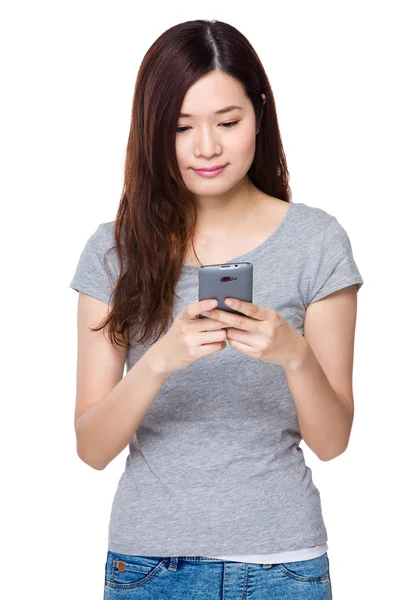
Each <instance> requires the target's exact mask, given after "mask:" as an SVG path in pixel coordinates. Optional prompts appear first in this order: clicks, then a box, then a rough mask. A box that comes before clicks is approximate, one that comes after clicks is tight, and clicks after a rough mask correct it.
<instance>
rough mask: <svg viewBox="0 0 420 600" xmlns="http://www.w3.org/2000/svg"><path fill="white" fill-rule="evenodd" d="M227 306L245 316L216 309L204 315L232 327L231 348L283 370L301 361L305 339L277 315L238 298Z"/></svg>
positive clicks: (230, 330) (230, 332)
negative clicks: (278, 366)
mask: <svg viewBox="0 0 420 600" xmlns="http://www.w3.org/2000/svg"><path fill="white" fill-rule="evenodd" d="M229 300H230V301H231V302H229ZM225 303H226V305H227V306H229V307H230V308H233V309H234V310H237V311H239V312H241V313H243V314H244V315H246V316H242V315H236V314H234V313H230V312H227V311H226V310H220V309H217V308H215V309H213V310H211V311H210V312H208V313H201V314H202V315H204V316H207V317H210V316H211V318H213V319H217V320H218V321H221V322H222V323H226V324H227V325H230V327H227V328H226V334H227V341H228V342H229V344H230V345H231V346H232V348H234V349H235V350H239V352H242V353H243V354H247V355H248V356H251V357H252V358H257V359H258V360H263V361H265V362H268V363H273V364H276V365H280V366H281V367H283V368H287V367H290V366H291V365H293V364H295V363H299V362H300V361H301V359H302V357H303V353H304V351H305V338H304V337H303V336H302V335H300V333H299V332H298V331H297V330H296V329H295V328H294V327H292V325H290V323H288V322H287V321H286V320H285V319H283V317H282V316H281V315H280V314H279V313H278V312H276V311H275V310H274V309H272V308H265V307H262V306H257V305H256V304H252V303H251V302H245V301H244V300H238V299H237V298H226V300H225Z"/></svg>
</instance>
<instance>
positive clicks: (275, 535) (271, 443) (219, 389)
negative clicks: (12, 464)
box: [70, 202, 363, 556]
mask: <svg viewBox="0 0 420 600" xmlns="http://www.w3.org/2000/svg"><path fill="white" fill-rule="evenodd" d="M113 227H114V222H112V221H111V222H109V223H102V224H101V225H99V227H98V228H97V230H96V231H95V232H94V233H93V234H92V235H91V237H90V238H89V239H88V240H87V243H86V245H85V247H84V249H83V251H82V254H81V256H80V259H79V263H78V265H77V268H76V272H75V274H74V277H73V279H72V281H71V284H70V287H71V288H73V289H75V290H77V291H83V292H85V293H86V294H89V295H91V296H94V297H95V298H99V299H100V300H102V301H103V302H107V303H111V304H112V292H113V288H114V285H115V280H116V279H115V277H116V276H117V274H118V264H119V263H118V260H117V255H116V250H113V251H112V252H111V253H109V255H108V264H109V265H110V267H111V275H112V278H110V277H109V276H108V274H107V272H106V271H105V268H104V257H103V255H104V252H105V251H106V250H107V249H108V248H110V247H111V246H113V245H114V235H113ZM233 261H242V262H244V261H248V262H252V264H253V271H254V273H253V302H254V303H255V304H257V305H259V306H267V307H271V308H273V309H274V310H276V311H277V312H279V313H280V314H281V315H282V317H283V318H284V319H286V320H287V321H288V322H289V323H290V324H291V325H292V326H293V327H295V329H296V330H297V331H298V332H299V333H300V334H302V335H303V325H304V318H305V309H306V307H307V306H308V305H309V304H310V303H311V302H316V301H317V300H320V299H321V298H324V297H325V296H327V295H328V294H331V293H332V292H335V291H337V290H339V289H341V288H345V287H347V286H349V285H352V284H357V289H358V290H359V289H360V287H361V286H362V284H363V280H362V277H361V275H360V273H359V270H358V268H357V266H356V263H355V261H354V258H353V253H352V247H351V244H350V240H349V237H348V235H347V233H346V231H345V230H344V228H343V227H342V226H341V225H340V223H339V222H338V220H337V219H336V218H335V217H333V216H332V215H330V214H328V213H327V212H326V211H324V210H322V209H320V208H315V207H311V206H308V205H306V204H304V203H295V202H293V203H292V204H291V205H290V208H289V210H288V212H287V214H286V217H285V218H284V220H283V221H282V223H281V224H280V225H279V227H278V228H277V229H276V230H275V231H274V233H273V234H272V235H270V236H269V237H268V238H267V239H266V240H265V241H264V242H263V243H262V244H260V245H259V246H258V247H257V248H254V249H253V250H251V251H250V252H247V253H246V254H243V255H242V256H238V257H234V258H232V260H231V261H229V262H233ZM199 268H200V267H198V266H197V267H194V266H190V265H184V266H183V269H182V272H181V276H180V278H179V280H178V282H177V286H176V290H175V291H176V293H177V294H178V296H179V299H178V298H175V300H174V310H173V316H174V317H176V316H177V315H178V314H179V312H180V311H181V309H182V308H183V307H184V306H186V305H187V304H191V303H193V302H196V301H197V300H198V270H199ZM162 335H164V334H162ZM149 347H150V346H149V344H147V345H141V346H139V345H132V344H130V345H129V347H128V351H127V361H126V367H127V371H129V370H130V369H131V368H132V366H133V365H134V364H135V363H136V362H137V361H138V360H139V359H140V358H141V356H142V355H143V354H144V352H145V351H146V350H147V349H148V348H149ZM140 394H141V382H139V395H140ZM301 440H302V436H301V434H300V430H299V424H298V420H297V415H296V408H295V404H294V402H293V399H292V396H291V394H290V390H289V387H288V385H287V380H286V376H285V374H284V371H283V369H282V368H281V367H280V366H278V365H273V364H269V363H266V362H264V361H261V360H257V359H254V358H251V357H249V356H246V355H245V354H242V353H241V352H238V351H237V350H234V349H233V348H232V347H231V346H229V344H228V343H227V344H226V348H225V349H224V350H221V351H220V352H216V353H214V354H212V355H210V356H206V357H203V358H201V359H199V360H198V361H196V362H194V363H193V364H191V365H189V366H188V367H187V368H185V369H182V370H180V371H175V372H174V373H172V374H171V375H170V376H169V377H168V379H167V380H166V382H165V384H164V385H163V387H162V389H161V391H160V393H159V394H158V396H157V397H156V399H155V401H154V402H153V404H152V405H151V406H150V407H149V409H148V411H147V413H146V414H145V416H144V418H143V420H142V422H141V424H140V426H139V427H138V429H137V431H136V432H135V433H134V435H133V437H132V439H131V441H130V443H129V454H128V455H127V458H126V465H125V470H124V472H123V473H122V475H121V478H120V480H119V482H118V487H117V490H116V493H115V496H114V500H113V503H112V510H111V517H110V521H109V529H108V549H109V550H110V551H113V552H122V553H124V554H139V555H149V556H218V555H239V554H241V555H244V554H257V553H260V554H262V553H274V552H282V551H287V550H298V549H300V548H309V547H312V546H317V545H320V544H323V543H325V542H326V541H327V531H326V528H325V524H324V520H323V515H322V509H321V500H320V494H319V491H318V488H317V487H316V486H315V484H314V482H313V480H312V471H311V469H310V468H309V467H307V466H306V464H305V459H304V454H303V450H302V448H300V446H299V444H300V441H301Z"/></svg>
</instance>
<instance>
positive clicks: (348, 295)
mask: <svg viewBox="0 0 420 600" xmlns="http://www.w3.org/2000/svg"><path fill="white" fill-rule="evenodd" d="M209 172H211V175H210V174H209ZM288 178H289V174H288V170H287V165H286V159H285V154H284V150H283V145H282V141H281V137H280V132H279V128H278V122H277V115H276V110H275V103H274V98H273V94H272V90H271V87H270V83H269V81H268V79H267V76H266V74H265V71H264V69H263V67H262V65H261V62H260V60H259V58H258V56H257V54H256V52H255V51H254V49H253V48H252V46H251V44H250V43H249V42H248V40H247V39H246V38H245V37H244V36H243V35H242V34H241V33H240V32H239V31H238V30H237V29H235V28H234V27H232V26H230V25H228V24H226V23H223V22H220V21H205V20H197V21H188V22H186V23H181V24H179V25H176V26H174V27H172V28H170V29H169V30H168V31H165V32H164V33H163V34H162V35H161V36H160V37H159V38H158V39H157V40H156V41H155V43H154V44H153V45H152V46H151V48H150V49H149V50H148V52H147V53H146V55H145V57H144V60H143V62H142V64H141V67H140V70H139V73H138V77H137V82H136V86H135V93H134V99H133V107H132V121H131V128H130V133H129V139H128V146H127V156H126V163H125V177H124V189H123V193H122V197H121V201H120V205H119V208H118V211H117V215H116V219H115V220H114V221H111V222H109V223H102V224H101V225H99V227H98V228H97V230H96V231H95V232H94V233H93V234H92V235H91V237H90V238H89V239H88V241H87V243H86V246H85V248H84V249H83V252H82V254H81V256H80V259H79V263H78V265H77V269H76V272H75V274H74V277H73V279H72V282H71V284H70V287H72V288H73V289H75V290H77V291H79V292H81V293H80V294H79V304H78V366H77V399H76V409H75V429H76V436H77V452H78V455H79V456H80V458H81V459H82V460H83V461H84V462H85V463H87V464H88V465H90V466H92V467H93V468H94V469H104V468H105V467H106V466H107V465H108V464H109V463H110V462H111V461H112V460H113V459H114V458H115V457H116V456H117V455H118V454H119V453H120V452H122V451H123V450H124V449H125V448H126V446H127V444H128V445H129V454H128V456H127V460H126V468H125V470H124V472H123V474H122V476H121V478H120V481H119V484H118V488H117V491H116V494H115V497H114V501H113V505H112V511H111V518H110V523H109V544H108V554H107V560H106V564H105V598H108V599H112V598H119V599H122V598H124V599H125V598H127V599H128V598H132V599H134V598H148V599H154V598H156V599H157V598H159V599H160V598H172V599H182V600H189V599H191V600H192V599H194V600H197V599H200V600H206V599H209V600H216V599H222V598H223V599H224V600H227V599H229V600H230V599H232V600H233V599H235V600H236V599H238V600H239V599H240V598H244V597H248V596H247V594H249V597H252V598H253V600H267V599H268V598H269V599H270V600H274V599H276V598H279V599H280V598H282V599H283V600H284V599H292V598H293V599H303V598H305V599H313V600H317V599H319V600H321V599H327V598H331V597H332V593H331V580H330V572H329V560H328V554H327V550H328V546H327V532H326V528H325V524H324V521H323V516H322V510H321V502H320V495H319V491H318V489H317V487H316V486H315V485H314V483H313V481H312V474H311V469H309V468H308V467H307V466H306V465H305V460H304V456H303V451H302V449H301V448H300V446H299V444H300V441H301V440H302V439H304V441H305V442H306V444H307V445H308V446H309V447H310V448H311V450H313V451H314V452H315V453H316V454H317V456H318V457H319V458H320V459H321V460H324V461H326V460H331V459H333V458H334V457H336V456H338V455H339V454H341V453H342V452H344V450H345V449H346V447H347V444H348V441H349V436H350V432H351V427H352V420H353V396H352V361H353V347H354V333H355V323H356V303H357V300H356V298H357V290H358V289H360V287H361V285H362V283H363V280H362V278H361V276H360V273H359V271H358V268H357V266H356V263H355V261H354V258H353V255H352V248H351V244H350V240H349V238H348V236H347V234H346V232H345V230H344V229H343V227H342V226H341V225H340V223H339V222H338V221H337V219H336V218H335V217H334V216H332V215H330V214H328V213H327V212H325V211H324V210H322V209H320V208H316V207H312V206H310V205H309V204H306V203H292V202H291V192H290V188H289V184H288ZM231 262H251V263H252V264H253V274H254V278H253V302H252V303H250V302H244V301H241V300H237V301H236V302H234V303H233V304H232V308H234V309H235V310H237V311H238V312H240V313H242V315H243V316H241V315H239V314H235V313H231V312H228V311H225V310H221V309H220V308H219V309H214V307H215V305H216V303H217V301H216V302H214V301H210V300H203V301H198V300H197V298H198V272H199V269H200V266H201V265H206V264H219V263H231ZM226 305H227V301H226ZM211 309H214V310H211ZM209 310H211V312H209V313H208V314H207V311H209ZM204 313H206V315H204ZM200 314H202V315H203V316H206V318H204V319H203V318H198V317H199V315H200ZM92 324H96V325H97V326H96V327H92ZM104 334H106V335H104ZM125 365H126V366H127V373H126V375H125V376H123V373H124V366H125Z"/></svg>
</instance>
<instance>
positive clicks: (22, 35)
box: [0, 0, 420, 600]
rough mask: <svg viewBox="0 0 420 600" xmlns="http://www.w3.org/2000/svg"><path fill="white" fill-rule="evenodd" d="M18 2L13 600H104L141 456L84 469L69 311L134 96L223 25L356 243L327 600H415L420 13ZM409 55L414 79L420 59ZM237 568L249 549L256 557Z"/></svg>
mask: <svg viewBox="0 0 420 600" xmlns="http://www.w3.org/2000/svg"><path fill="white" fill-rule="evenodd" d="M199 4H200V3H197V2H183V3H181V4H180V3H169V2H168V3H167V4H165V3H162V2H160V3H157V2H148V3H141V2H128V1H126V2H125V1H121V0H120V1H119V2H118V3H117V2H104V1H101V2H98V1H84V2H80V1H79V2H75V1H73V2H14V3H11V2H10V3H8V5H7V7H6V6H4V7H3V8H2V9H1V13H2V14H1V18H0V21H1V35H0V44H1V48H0V50H1V53H0V55H1V62H2V65H1V80H0V81H1V86H2V92H1V111H0V119H1V136H0V140H1V141H0V143H1V171H2V176H1V198H2V214H3V220H2V228H1V233H2V235H1V245H2V275H3V277H2V307H3V308H2V314H3V319H2V322H3V328H2V334H3V335H2V339H3V351H4V352H3V358H2V367H3V369H2V384H3V385H2V394H1V395H2V408H3V411H2V420H1V426H2V435H1V444H2V448H1V449H2V452H1V460H2V488H3V492H2V495H1V503H2V510H1V517H2V522H1V550H0V552H1V565H2V582H1V589H2V596H3V597H4V598H8V599H9V598H10V599H12V598H13V599H14V598H19V599H20V598H22V599H24V598H25V599H26V598H29V597H32V596H33V597H40V598H44V599H54V600H56V599H57V598H60V600H67V599H69V600H70V599H71V600H74V599H75V598H77V599H79V600H100V599H101V598H102V597H103V578H104V566H105V559H106V550H107V533H108V532H107V527H108V519H109V514H110V509H111V503H112V500H113V495H114V492H115V489H116V485H117V483H118V479H119V477H120V475H121V473H122V471H123V469H124V465H125V458H126V455H127V451H128V448H127V449H126V450H125V451H123V452H122V453H121V454H120V455H119V456H118V457H117V458H116V459H115V460H114V461H113V462H112V463H111V464H109V466H108V467H107V468H106V469H105V470H103V471H95V470H94V469H92V468H90V467H88V466H87V465H86V464H84V463H83V462H82V461H81V460H80V459H79V458H78V456H77V453H76V440H75V434H74V429H73V417H74V405H75V389H76V351H77V330H76V311H77V293H76V292H74V291H73V290H71V289H70V288H69V283H70V281H71V278H72V276H73V273H74V270H75V268H76V264H77V261H78V258H79V256H80V253H81V251H82V249H83V246H84V244H85V242H86V240H87V238H88V237H89V236H90V235H91V234H92V233H93V232H94V231H95V229H96V228H97V226H98V224H99V223H103V222H106V221H111V220H113V219H114V218H115V213H116V210H117V206H118V201H119V198H120V193H121V189H122V175H123V171H122V167H123V160H124V150H125V146H126V143H127V136H128V131H129V123H130V110H131V101H132V94H133V91H134V83H135V78H136V75H137V71H138V69H139V66H140V63H141V61H142V58H143V56H144V54H145V52H146V51H147V49H148V48H149V47H150V45H151V44H152V43H153V42H154V40H155V39H156V38H157V37H158V36H159V35H161V33H163V31H165V30H166V29H168V28H169V27H171V26H173V25H175V24H176V23H180V22H183V21H187V20H190V19H198V18H204V19H219V20H222V21H226V22H228V23H230V24H232V25H234V26H235V27H237V28H238V29H239V30H240V31H242V33H244V35H245V36H246V37H247V38H248V39H249V41H250V42H251V44H252V45H253V46H254V48H255V49H256V51H257V53H258V55H259V57H260V59H261V61H262V63H263V65H264V67H265V69H266V72H267V75H268V77H269V80H270V82H271V85H272V88H273V92H274V96H275V101H276V108H277V112H278V118H279V126H280V132H281V135H282V140H283V144H284V148H285V152H286V157H287V161H288V167H289V170H290V174H291V178H290V185H291V188H292V192H293V201H294V202H304V203H306V204H309V205H311V206H317V207H320V208H322V209H324V210H326V211H327V212H329V213H330V214H332V215H334V216H336V217H337V219H338V220H339V222H340V223H341V224H342V225H343V226H344V228H345V229H346V231H347V233H348V235H349V237H350V240H351V243H352V247H353V253H354V257H355V260H356V263H357V265H358V267H359V270H360V272H361V274H362V277H363V279H364V282H365V283H364V286H363V287H362V289H361V291H360V293H359V295H358V320H357V328H356V343H355V359H354V399H355V418H354V425H353V431H352V436H351V440H350V445H349V447H348V449H347V451H346V452H345V453H344V454H343V455H341V456H339V457H338V458H336V459H335V460H333V461H330V462H326V463H324V462H321V461H320V460H319V459H318V458H317V457H316V455H314V454H313V453H312V452H311V450H310V449H309V448H308V447H307V446H306V445H305V443H304V442H303V441H302V447H303V449H304V453H305V457H306V460H307V464H308V466H310V467H311V469H312V472H313V477H314V481H315V483H316V485H317V487H318V488H319V489H320V493H321V499H322V507H323V513H324V518H325V522H326V526H327V530H328V544H329V558H330V569H331V580H332V586H333V594H334V600H354V598H361V599H366V600H372V599H376V598H378V599H379V598H380V599H381V600H383V599H387V598H389V599H391V598H392V599H394V598H401V599H402V598H414V597H415V595H416V593H418V582H417V580H416V578H417V572H418V568H417V567H418V558H419V555H418V544H419V517H418V509H419V506H420V498H419V493H418V487H417V479H418V478H419V451H418V441H417V432H418V428H419V424H418V420H419V409H418V405H419V400H420V393H419V378H418V374H419V366H418V362H419V359H420V352H419V324H418V321H419V308H418V303H419V293H418V292H419V286H418V282H417V278H418V275H419V266H418V261H419V258H420V251H419V221H418V219H419V212H418V210H417V209H418V203H419V200H420V198H419V184H418V176H419V169H418V164H419V158H420V156H419V133H420V127H419V106H420V97H419V91H418V85H419V77H418V72H419V65H418V56H419V52H420V48H419V43H418V25H419V24H418V20H417V19H416V18H415V4H416V3H415V2H401V1H400V2H398V3H397V2H379V1H378V2H373V1H369V0H364V1H363V2H354V1H353V2H337V1H335V2H332V1H331V2H322V1H317V2H296V1H293V2H292V1H289V2H281V1H278V0H277V1H276V2H275V3H273V4H270V3H267V2H265V3H257V4H256V3H249V5H248V6H247V5H246V3H244V2H239V1H233V2H230V3H227V2H224V1H217V0H214V1H213V2H211V3H209V4H208V6H209V8H208V9H206V8H205V6H203V7H202V8H200V7H199ZM416 56H417V58H416ZM245 551H246V549H245V548H244V552H245Z"/></svg>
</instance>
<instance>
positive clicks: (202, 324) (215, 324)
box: [193, 319, 229, 331]
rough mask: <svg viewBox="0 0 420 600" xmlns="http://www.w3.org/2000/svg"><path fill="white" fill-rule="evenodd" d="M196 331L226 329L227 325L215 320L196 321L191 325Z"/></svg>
mask: <svg viewBox="0 0 420 600" xmlns="http://www.w3.org/2000/svg"><path fill="white" fill-rule="evenodd" d="M193 325H194V328H195V330H196V331H208V330H209V329H227V328H228V327H229V325H227V324H226V323H221V322H220V321H217V320H216V319H196V321H195V323H194V324H193Z"/></svg>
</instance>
